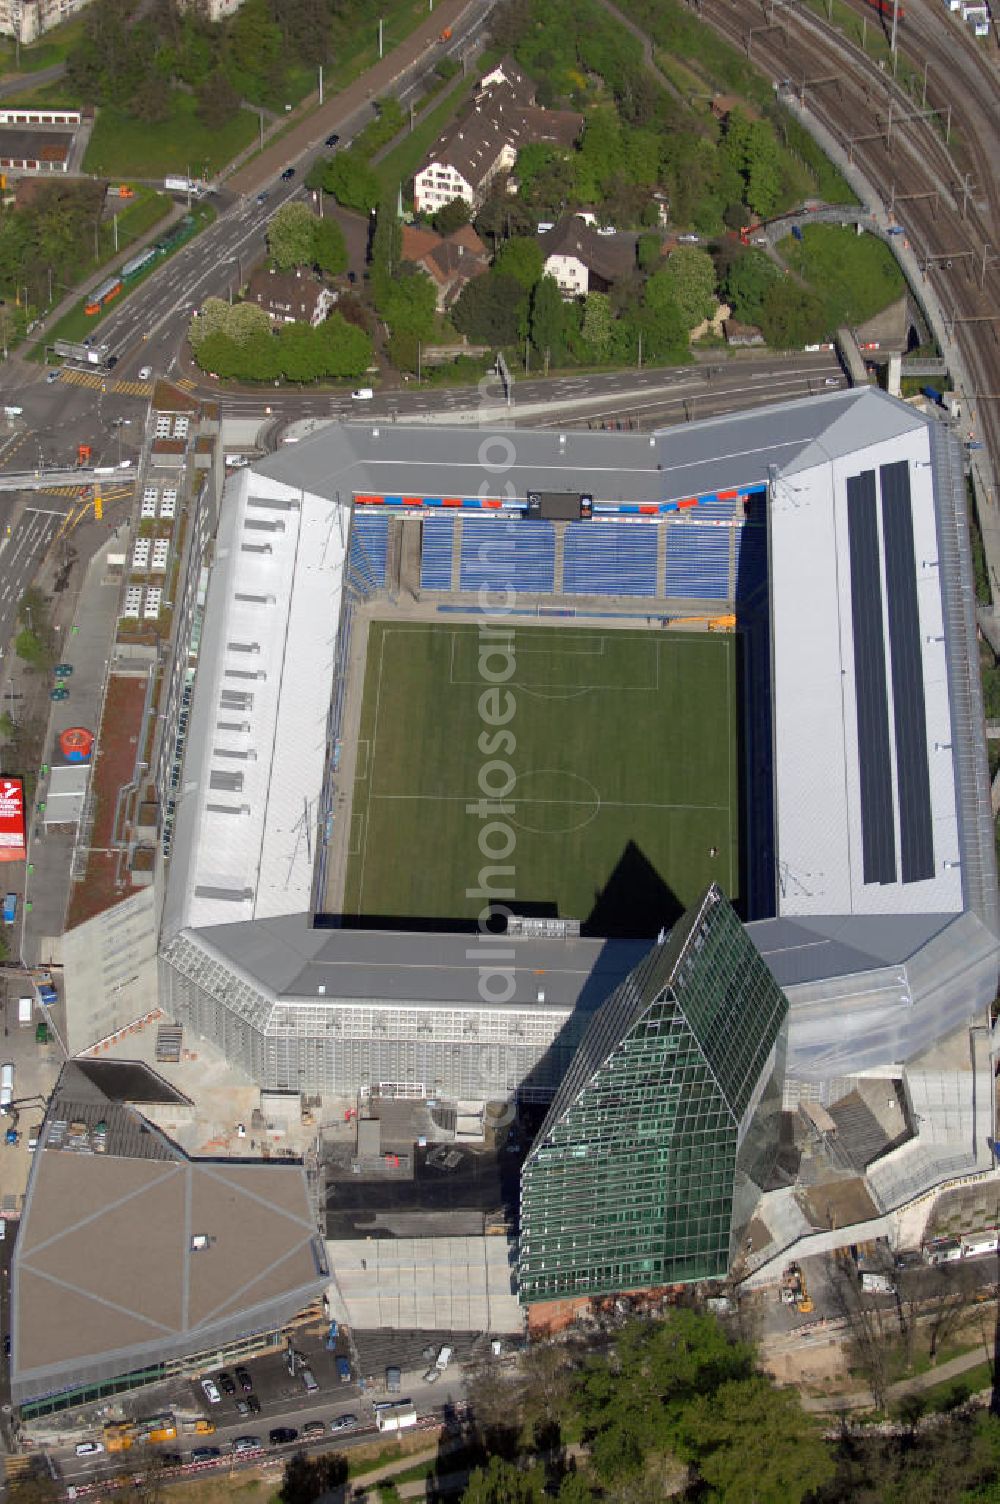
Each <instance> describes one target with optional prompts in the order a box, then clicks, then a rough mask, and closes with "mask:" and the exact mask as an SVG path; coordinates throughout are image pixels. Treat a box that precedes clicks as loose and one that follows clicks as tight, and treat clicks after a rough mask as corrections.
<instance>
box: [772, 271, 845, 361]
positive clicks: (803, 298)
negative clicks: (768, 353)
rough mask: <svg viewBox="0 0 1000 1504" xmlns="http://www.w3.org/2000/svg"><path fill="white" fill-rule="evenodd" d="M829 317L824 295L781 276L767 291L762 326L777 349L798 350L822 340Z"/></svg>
mask: <svg viewBox="0 0 1000 1504" xmlns="http://www.w3.org/2000/svg"><path fill="white" fill-rule="evenodd" d="M828 326H829V316H828V314H827V311H826V307H825V305H824V303H823V300H822V298H819V297H817V295H816V294H815V293H814V292H810V291H809V289H808V288H805V287H800V286H799V284H798V283H797V282H795V281H793V279H792V278H791V277H781V278H779V280H778V281H777V282H772V284H771V286H770V287H769V288H768V289H767V292H766V293H765V294H764V298H763V301H762V303H761V310H760V327H761V329H762V330H763V332H764V338H765V339H766V340H767V342H768V344H769V345H773V346H774V348H775V349H776V350H795V349H798V348H801V346H802V345H811V344H813V343H814V342H815V341H816V340H819V339H822V338H823V337H824V336H825V335H826V333H827V330H828Z"/></svg>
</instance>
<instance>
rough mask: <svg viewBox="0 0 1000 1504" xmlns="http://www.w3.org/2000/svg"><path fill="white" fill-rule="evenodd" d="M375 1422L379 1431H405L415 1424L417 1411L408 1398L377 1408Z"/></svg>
mask: <svg viewBox="0 0 1000 1504" xmlns="http://www.w3.org/2000/svg"><path fill="white" fill-rule="evenodd" d="M375 1424H376V1426H377V1427H378V1429H379V1430H380V1431H406V1430H409V1428H410V1427H411V1426H415V1425H416V1424H417V1412H416V1410H414V1408H413V1406H412V1405H411V1404H410V1402H409V1401H408V1400H404V1401H403V1402H402V1403H401V1404H399V1405H390V1406H387V1407H386V1408H385V1409H383V1410H379V1411H378V1412H377V1413H376V1416H375Z"/></svg>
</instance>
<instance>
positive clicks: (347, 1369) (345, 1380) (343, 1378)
mask: <svg viewBox="0 0 1000 1504" xmlns="http://www.w3.org/2000/svg"><path fill="white" fill-rule="evenodd" d="M336 1362H337V1377H338V1379H339V1380H340V1382H341V1383H342V1384H349V1383H350V1382H351V1365H350V1363H349V1361H348V1360H347V1358H338V1359H337V1360H336Z"/></svg>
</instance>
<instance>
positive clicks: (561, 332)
mask: <svg viewBox="0 0 1000 1504" xmlns="http://www.w3.org/2000/svg"><path fill="white" fill-rule="evenodd" d="M531 343H532V344H533V345H534V347H535V349H536V350H537V351H538V353H539V355H543V356H547V358H548V359H549V360H551V362H552V364H553V365H560V364H561V363H562V360H563V356H564V353H565V348H566V311H565V307H564V304H563V300H562V294H561V293H560V291H559V286H558V284H557V282H556V279H555V278H554V277H543V278H542V279H541V281H540V282H538V283H537V284H536V286H535V290H534V292H533V293H532V295H531Z"/></svg>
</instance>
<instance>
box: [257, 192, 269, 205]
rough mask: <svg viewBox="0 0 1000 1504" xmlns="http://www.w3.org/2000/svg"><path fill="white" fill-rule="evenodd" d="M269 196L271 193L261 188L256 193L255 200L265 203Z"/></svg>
mask: <svg viewBox="0 0 1000 1504" xmlns="http://www.w3.org/2000/svg"><path fill="white" fill-rule="evenodd" d="M270 197H271V195H270V194H269V193H268V191H267V189H266V188H262V189H261V191H260V193H258V195H257V202H258V204H266V203H267V201H268V199H269V198H270Z"/></svg>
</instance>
